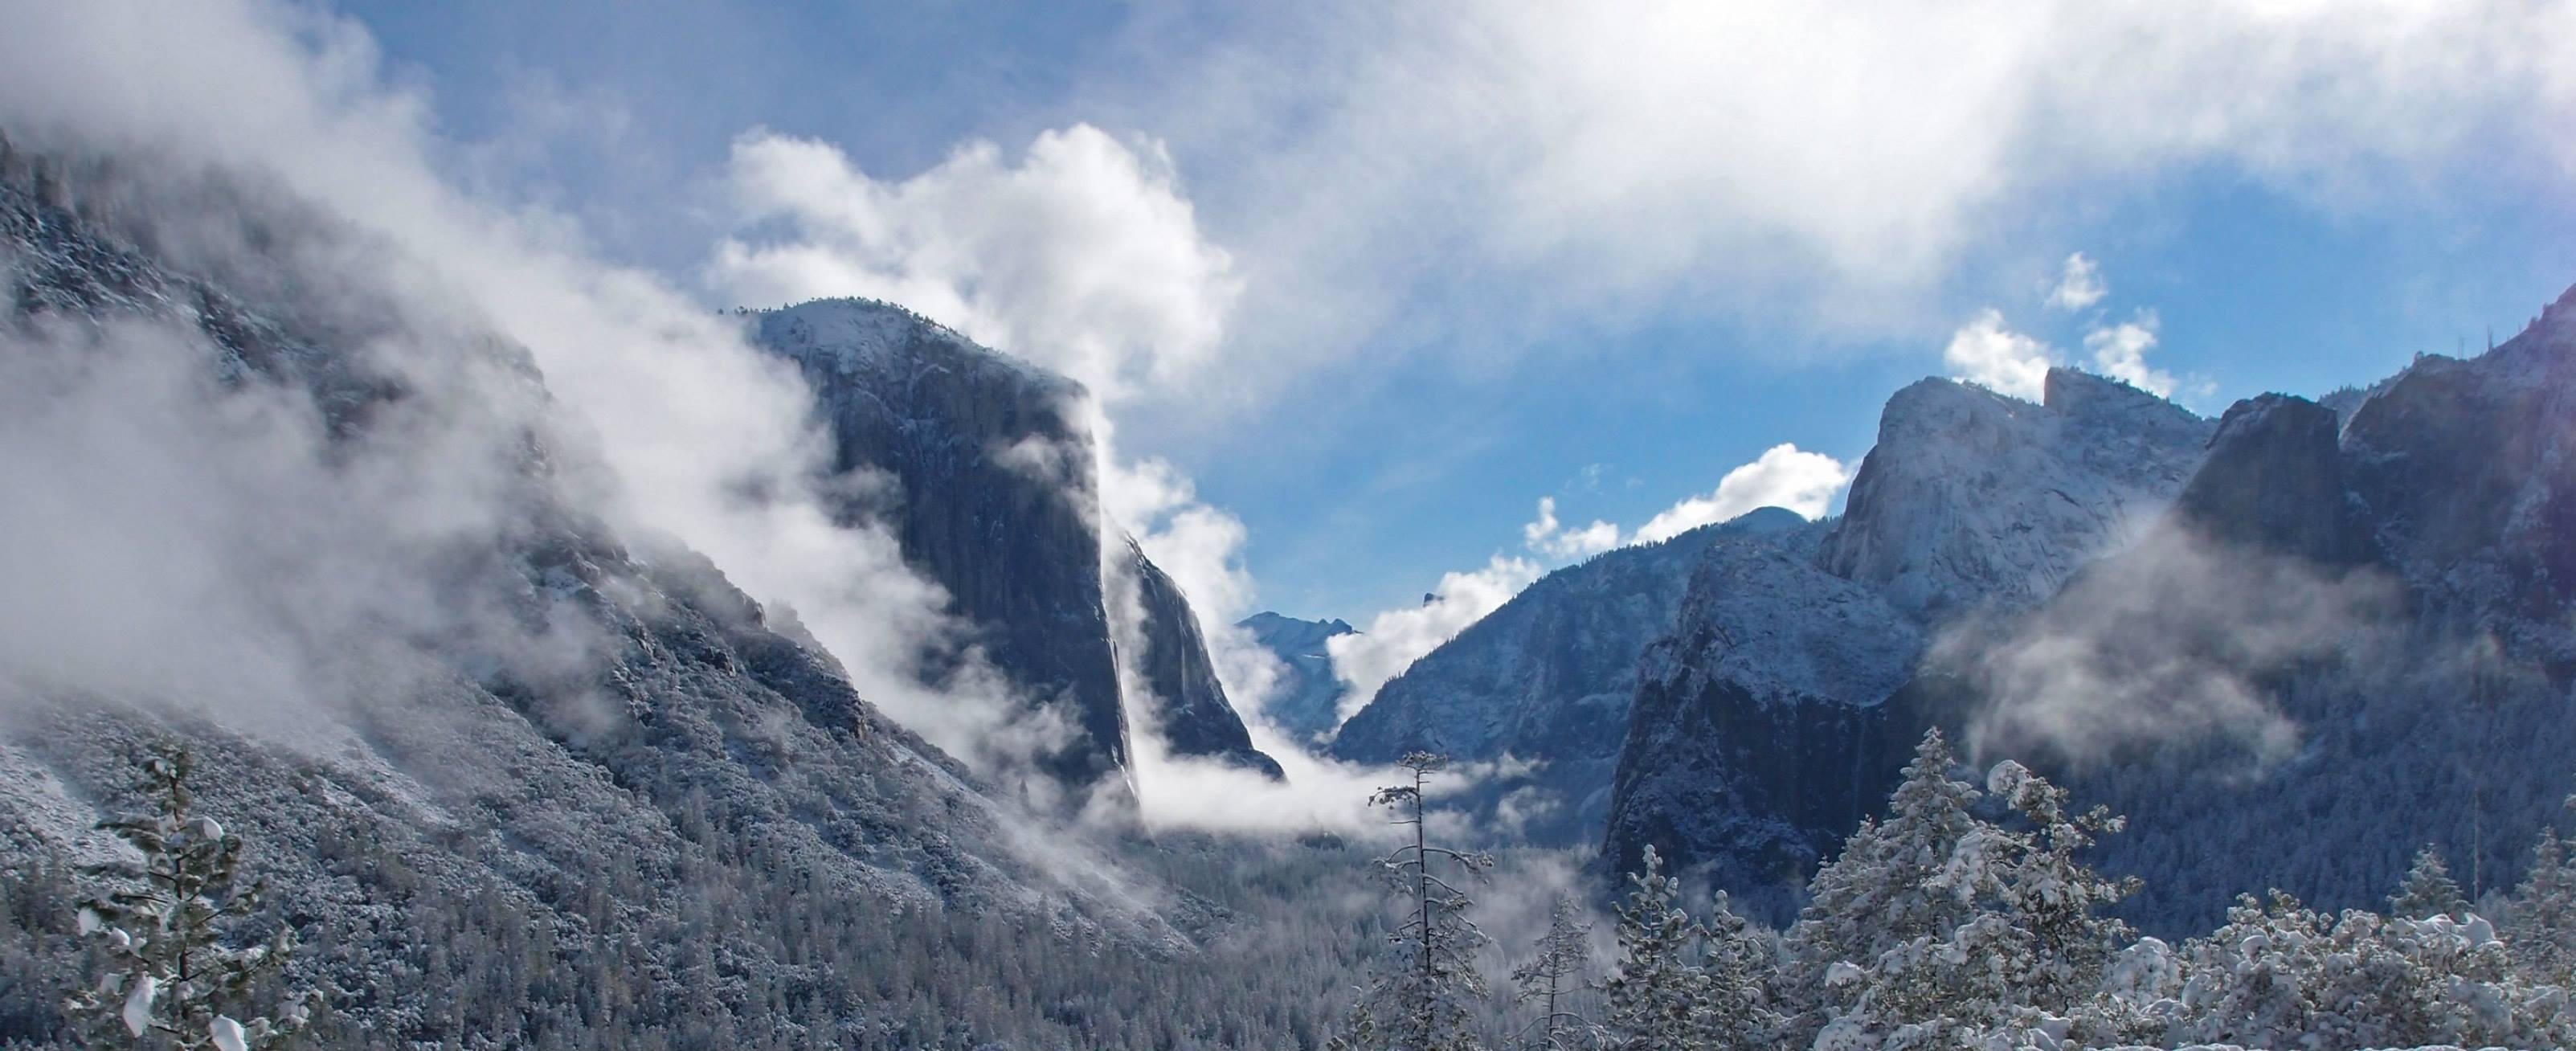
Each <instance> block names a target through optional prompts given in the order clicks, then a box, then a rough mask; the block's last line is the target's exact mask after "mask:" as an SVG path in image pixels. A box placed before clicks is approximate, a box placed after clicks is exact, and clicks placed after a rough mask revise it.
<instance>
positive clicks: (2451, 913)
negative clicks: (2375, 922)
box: [2388, 844, 2469, 920]
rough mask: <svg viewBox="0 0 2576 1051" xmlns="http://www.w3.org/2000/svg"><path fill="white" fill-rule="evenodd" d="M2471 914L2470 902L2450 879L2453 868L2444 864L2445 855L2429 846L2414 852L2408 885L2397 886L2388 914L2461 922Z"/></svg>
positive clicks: (2408, 917) (2407, 878) (2389, 904)
mask: <svg viewBox="0 0 2576 1051" xmlns="http://www.w3.org/2000/svg"><path fill="white" fill-rule="evenodd" d="M2468 911H2469V899H2467V898H2464V897H2462V896H2460V885H2459V883H2458V882H2457V881H2455V880H2453V879H2451V869H2450V867H2449V866H2447V865H2444V864H2442V853H2441V852H2440V851H2438V850H2435V849H2433V848H2432V846H2431V845H2429V844H2427V845H2426V846H2425V847H2424V849H2422V850H2418V851H2416V852H2415V864H2414V866H2413V867H2411V868H2409V869H2407V870H2406V881H2405V882H2404V883H2402V884H2399V885H2398V888H2397V893H2395V894H2391V895H2389V896H2388V914H2389V915H2391V916H2395V917H2397V918H2399V919H2406V920H2420V919H2425V918H2427V917H2431V916H2448V917H2451V918H2452V919H2459V918H2460V917H2462V916H2465V915H2467V914H2468Z"/></svg>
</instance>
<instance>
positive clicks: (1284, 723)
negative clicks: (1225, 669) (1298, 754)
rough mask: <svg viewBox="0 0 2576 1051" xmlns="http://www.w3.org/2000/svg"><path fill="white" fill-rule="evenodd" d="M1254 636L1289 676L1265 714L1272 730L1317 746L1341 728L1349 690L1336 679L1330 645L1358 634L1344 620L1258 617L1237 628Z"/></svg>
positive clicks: (1263, 614) (1264, 612)
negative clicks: (1347, 636) (1276, 659)
mask: <svg viewBox="0 0 2576 1051" xmlns="http://www.w3.org/2000/svg"><path fill="white" fill-rule="evenodd" d="M1235 626H1236V627H1238V628H1242V629H1244V630H1245V631H1249V632H1251V633H1252V638H1253V641H1255V642H1258V643H1260V644H1261V645H1262V647H1263V648H1264V649H1267V650H1269V651H1270V653H1271V655H1272V656H1274V657H1277V658H1279V663H1280V665H1281V667H1283V668H1285V669H1286V670H1287V674H1286V675H1285V676H1284V677H1283V678H1282V679H1281V680H1280V683H1279V687H1278V690H1277V692H1276V695H1275V696H1273V697H1271V698H1270V703H1269V705H1268V706H1267V707H1266V708H1264V709H1263V710H1262V715H1263V716H1264V717H1266V718H1268V719H1269V720H1270V722H1271V724H1272V725H1274V726H1277V727H1278V728H1280V729H1282V730H1285V731H1287V732H1288V733H1289V734H1291V735H1293V736H1294V737H1296V738H1297V739H1298V740H1301V741H1315V740H1318V739H1321V738H1322V737H1323V736H1324V735H1326V734H1329V733H1332V732H1333V728H1334V727H1336V726H1339V725H1341V721H1342V719H1341V703H1342V694H1343V692H1344V689H1345V688H1344V687H1343V685H1342V681H1341V679H1340V677H1339V676H1336V675H1335V674H1334V673H1333V652H1332V650H1331V649H1330V648H1329V647H1328V646H1327V645H1326V643H1327V641H1328V640H1330V639H1332V638H1333V637H1334V636H1336V635H1355V634H1358V629H1355V628H1353V627H1351V626H1350V625H1349V624H1348V623H1345V622H1343V621H1341V620H1298V619H1297V618H1295V617H1285V616H1281V615H1279V614H1277V613H1272V612H1268V611H1263V612H1260V613H1255V614H1253V615H1251V616H1249V617H1246V618H1244V619H1243V620H1242V622H1241V623H1238V624H1236V625H1235Z"/></svg>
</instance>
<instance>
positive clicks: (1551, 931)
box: [1512, 894, 1592, 1051]
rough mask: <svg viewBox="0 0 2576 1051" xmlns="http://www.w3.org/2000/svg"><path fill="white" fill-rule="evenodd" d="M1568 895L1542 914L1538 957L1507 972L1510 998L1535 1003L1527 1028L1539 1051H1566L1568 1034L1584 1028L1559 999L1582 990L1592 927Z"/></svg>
mask: <svg viewBox="0 0 2576 1051" xmlns="http://www.w3.org/2000/svg"><path fill="white" fill-rule="evenodd" d="M1581 916H1582V912H1581V910H1580V908H1578V907H1577V906H1576V905H1575V903H1574V896H1573V895H1571V894H1559V895H1557V896H1556V903H1555V905H1554V906H1553V907H1551V908H1550V909H1549V910H1548V916H1547V933H1546V934H1542V935H1540V936H1539V939H1538V955H1536V956H1534V957H1531V958H1530V961H1529V962H1528V963H1524V964H1522V965H1520V967H1519V968H1517V969H1515V970H1514V971H1512V982H1513V984H1514V986H1515V987H1516V992H1515V995H1514V999H1515V1000H1517V1001H1518V1002H1520V1003H1524V1004H1533V1003H1534V1004H1538V1005H1539V1008H1540V1013H1539V1016H1538V1017H1537V1018H1535V1019H1532V1020H1531V1022H1530V1026H1529V1028H1531V1029H1535V1030H1537V1031H1538V1045H1537V1046H1538V1047H1540V1048H1542V1049H1544V1051H1568V1049H1570V1048H1572V1047H1573V1046H1574V1045H1573V1044H1572V1043H1570V1042H1569V1039H1570V1037H1571V1036H1572V1034H1574V1033H1576V1032H1580V1031H1582V1030H1584V1029H1586V1028H1588V1027H1589V1026H1590V1023H1589V1022H1587V1021H1585V1020H1584V1018H1583V1017H1582V1016H1581V1015H1577V1014H1575V1013H1573V1012H1571V1011H1567V1010H1565V1009H1564V1006H1563V1005H1564V1000H1565V997H1566V996H1567V995H1568V994H1570V993H1572V992H1573V991H1575V990H1576V989H1580V988H1582V987H1583V972H1584V971H1585V969H1586V965H1587V964H1588V963H1589V962H1590V961H1591V958H1592V925H1591V924H1589V923H1585V922H1583V921H1582V918H1581Z"/></svg>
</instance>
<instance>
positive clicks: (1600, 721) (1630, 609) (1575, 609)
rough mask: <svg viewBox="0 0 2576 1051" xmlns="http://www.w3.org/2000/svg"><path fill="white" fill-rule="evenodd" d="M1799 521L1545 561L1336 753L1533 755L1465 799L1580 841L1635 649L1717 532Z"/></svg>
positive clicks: (1348, 732) (1604, 784)
mask: <svg viewBox="0 0 2576 1051" xmlns="http://www.w3.org/2000/svg"><path fill="white" fill-rule="evenodd" d="M1804 525H1805V520H1804V519H1801V518H1799V517H1798V516H1797V515H1796V514H1794V513H1791V512H1788V511H1784V510H1781V509H1779V508H1763V509H1761V510H1757V511H1753V512H1751V513H1748V514H1746V515H1744V516H1742V517H1740V518H1737V519H1735V520H1734V521H1732V522H1727V523H1723V524H1719V525H1711V526H1703V527H1701V528H1699V529H1695V530H1692V531H1690V532H1688V533H1684V534H1682V535H1680V536H1677V537H1674V538H1672V539H1670V540H1667V541H1664V542H1663V543H1660V544H1650V545H1643V546H1638V547H1629V548H1621V549H1618V550H1615V551H1611V552H1607V553H1605V554H1602V555H1599V556H1597V557H1595V558H1593V559H1591V560H1590V561H1587V562H1584V563H1582V564H1580V565H1575V566H1569V567H1567V568H1564V569H1560V570H1558V571H1556V572H1554V573H1551V574H1549V575H1547V576H1546V577H1544V578H1542V579H1540V580H1539V581H1538V582H1537V583H1534V584H1531V585H1530V586H1529V587H1528V588H1527V589H1526V590H1523V591H1522V592H1521V593H1520V594H1519V595H1516V596H1514V597H1513V598H1512V600H1511V601H1509V602H1506V603H1504V604H1503V606H1502V608H1500V609H1497V610H1495V611H1494V612H1493V613H1491V614H1488V615H1487V616H1486V617H1485V618H1484V619H1483V620H1480V621H1477V622H1476V623H1475V624H1473V625H1471V626H1469V627H1468V628H1467V630H1465V631H1462V632H1460V633H1458V637H1457V638H1454V639H1451V640H1450V641H1448V642H1447V643H1445V644H1443V645H1441V646H1440V648H1438V649H1435V650H1433V651H1431V653H1429V654H1428V655H1425V656H1424V657H1423V658H1422V659H1421V660H1419V661H1416V662H1415V663H1414V665H1413V666H1412V667H1411V668H1408V669H1406V670H1405V672H1404V674H1402V675H1398V676H1396V677H1395V678H1394V679H1392V680H1390V681H1388V682H1387V684H1386V685H1385V686H1384V687H1383V688H1381V689H1379V690H1378V694H1377V697H1376V698H1375V699H1374V700H1372V701H1371V702H1370V703H1369V705H1368V707H1366V708H1363V709H1361V710H1360V711H1359V713H1358V714H1356V715H1353V716H1352V717H1351V720H1350V721H1349V722H1348V723H1346V724H1344V725H1343V726H1342V729H1341V732H1340V733H1339V734H1338V735H1336V736H1335V737H1334V739H1333V744H1332V754H1333V755H1334V756H1335V757H1337V758H1340V759H1343V760H1347V761H1352V762H1387V761H1391V760H1393V759H1395V758H1396V757H1398V756H1400V755H1403V754H1404V753H1405V752H1408V751H1412V750H1415V749H1427V750H1431V751H1436V752H1443V753H1446V754H1448V755H1450V756H1452V757H1454V758H1457V759H1460V760H1464V761H1471V762H1494V761H1500V760H1503V759H1505V758H1506V757H1508V758H1509V759H1511V760H1515V761H1517V763H1524V764H1525V763H1535V764H1538V765H1537V766H1536V767H1535V768H1534V769H1530V770H1527V771H1525V772H1523V771H1519V770H1516V769H1515V768H1514V765H1513V764H1506V765H1505V766H1504V768H1503V771H1502V772H1501V773H1500V774H1498V775H1497V776H1496V777H1494V778H1492V779H1491V780H1490V781H1489V782H1488V784H1487V785H1486V786H1485V787H1484V788H1482V789H1481V790H1480V793H1479V794H1478V795H1477V796H1476V797H1475V798H1474V799H1473V800H1472V801H1471V802H1472V805H1475V806H1478V807H1485V808H1508V809H1504V810H1502V811H1501V817H1502V818H1503V820H1504V823H1505V824H1506V825H1508V826H1512V827H1516V828H1518V829H1519V830H1520V832H1521V834H1523V835H1525V836H1526V837H1528V838H1529V839H1531V840H1533V841H1535V842H1539V843H1549V844H1565V843H1574V842H1584V841H1589V840H1591V839H1592V838H1593V837H1595V836H1598V835H1599V834H1600V830H1601V828H1602V822H1603V820H1604V818H1605V816H1606V815H1607V814H1608V812H1609V807H1610V787H1611V774H1612V772H1613V768H1614V767H1615V765H1616V763H1617V760H1618V755H1619V748H1620V744H1621V742H1622V741H1623V740H1624V739H1625V738H1626V735H1627V727H1628V708H1629V704H1630V702H1631V701H1632V700H1633V699H1634V697H1635V693H1636V682H1637V657H1638V655H1639V654H1640V653H1642V652H1643V651H1644V650H1645V648H1646V646H1647V644H1648V643H1650V642H1652V641H1653V640H1654V639H1655V638H1657V637H1658V636H1660V635H1661V634H1663V633H1664V632H1665V631H1667V630H1669V629H1670V627H1671V625H1672V622H1673V614H1674V612H1675V611H1676V610H1678V609H1679V608H1680V606H1681V601H1682V593H1683V591H1684V590H1685V588H1686V587H1687V586H1688V584H1689V580H1690V572H1691V566H1692V565H1693V564H1695V563H1696V562H1697V561H1698V560H1699V558H1700V556H1701V555H1702V554H1703V553H1704V552H1706V551H1707V550H1709V548H1710V546H1711V545H1712V544H1715V543H1717V542H1718V541H1719V539H1720V538H1722V537H1728V536H1738V537H1746V538H1753V539H1752V542H1755V543H1761V542H1765V541H1764V538H1771V537H1776V536H1779V535H1782V534H1785V533H1787V532H1789V531H1792V530H1795V529H1797V528H1800V527H1802V526H1804Z"/></svg>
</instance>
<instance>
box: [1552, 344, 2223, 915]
mask: <svg viewBox="0 0 2576 1051" xmlns="http://www.w3.org/2000/svg"><path fill="white" fill-rule="evenodd" d="M2210 429H2211V428H2210V424H2209V423H2208V422H2207V421H2204V420H2201V419H2199V418H2197V417H2195V416H2192V415H2191V414H2190V413H2188V412H2185V411H2183V410H2182V409H2180V408H2178V407H2175V406H2174V405H2172V404H2171V403H2168V402H2166V401H2164V400H2162V399H2159V398H2156V397H2154V396H2153V395H2150V394H2146V393H2144V392H2141V391H2138V390H2135V389H2132V388H2130V387H2127V386H2125V385H2123V384H2120V383H2117V382H2115V381H2112V380H2106V379H2102V378H2100V377H2096V376H2090V375H2086V374H2084V373H2080V372H2075V371H2072V370H2068V369H2055V370H2052V371H2051V372H2050V374H2049V377H2048V385H2047V396H2046V401H2045V402H2043V403H2042V404H2037V405H2034V404H2031V403H2029V402H2023V401H2019V400H2016V399H2013V398H2008V397H2004V396H2002V395H1998V394H1995V393H1993V392H1991V391H1987V390H1984V389H1982V388H1978V387H1973V386H1969V385H1966V384H1961V383H1957V382H1954V381H1950V380H1941V379H1927V380H1924V381H1922V382H1919V383H1916V384H1914V385H1912V386H1909V387H1907V388H1905V389H1904V390H1902V391H1899V392H1897V394H1896V395H1895V396H1894V397H1893V398H1890V399H1889V401H1888V404H1887V408H1886V410H1885V411H1884V413H1883V414H1882V415H1881V417H1880V425H1879V443H1878V445H1877V446H1876V447H1875V448H1873V449H1871V450H1870V453H1869V455H1868V457H1867V458H1866V459H1864V460H1863V461H1862V465H1861V468H1860V471H1859V473H1858V474H1857V476H1856V477H1855V478H1854V481H1853V483H1852V493H1851V497H1850V500H1849V503H1848V507H1847V510H1846V513H1845V514H1844V516H1843V517H1842V518H1841V519H1839V520H1837V521H1834V522H1831V523H1820V524H1817V525H1814V526H1810V527H1808V528H1806V529H1804V530H1801V531H1798V532H1796V533H1792V534H1788V535H1786V536H1784V537H1782V538H1780V539H1779V540H1778V541H1777V542H1774V543H1768V544H1763V543H1754V542H1749V541H1745V540H1736V541H1730V542H1724V543H1720V544H1718V545H1716V546H1715V547H1714V548H1712V549H1711V550H1710V551H1709V553H1708V555H1707V556H1706V558H1705V559H1704V560H1703V561H1702V562H1701V563H1700V564H1699V565H1698V566H1697V567H1696V569H1695V570H1694V572H1693V573H1692V576H1691V578H1690V584H1689V591H1688V594H1687V595H1686V597H1685V598H1684V599H1683V601H1682V604H1681V607H1680V611H1679V615H1678V616H1677V618H1676V619H1675V621H1674V623H1673V625H1672V627H1671V628H1670V630H1669V633H1668V634H1667V635H1666V636H1665V637H1664V638H1663V639H1662V640H1661V641H1658V642H1656V643H1655V644H1654V645H1653V646H1652V647H1651V648H1649V649H1648V650H1647V651H1646V657H1645V660H1644V662H1643V665H1642V670H1641V671H1640V672H1639V674H1638V676H1637V687H1636V694H1635V701H1634V705H1633V707H1634V712H1633V714H1632V716H1631V717H1630V720H1629V722H1628V726H1627V732H1626V734H1625V737H1624V740H1623V743H1622V745H1621V749H1620V752H1619V758H1618V760H1617V775H1616V778H1615V782H1614V788H1613V792H1612V795H1611V798H1610V801H1609V816H1608V830H1607V834H1606V835H1605V837H1604V840H1603V851H1604V856H1605V858H1606V859H1608V860H1609V861H1610V862H1611V863H1612V864H1613V865H1631V864H1633V863H1634V862H1635V859H1636V858H1637V857H1638V856H1639V855H1640V854H1641V853H1642V852H1643V850H1644V848H1645V847H1646V846H1649V845H1652V846H1654V847H1655V848H1656V849H1657V851H1658V852H1659V853H1661V854H1662V855H1663V856H1664V857H1666V858H1668V859H1671V860H1673V861H1674V862H1675V863H1676V864H1678V865H1681V866H1684V867H1688V868H1695V869H1698V870H1701V871H1704V872H1706V873H1708V874H1709V875H1710V876H1712V877H1713V878H1715V879H1717V880H1718V881H1720V884H1721V885H1723V886H1727V887H1729V888H1730V889H1733V890H1735V891H1737V892H1738V893H1739V894H1742V895H1744V896H1746V898H1747V901H1748V904H1749V905H1750V906H1752V907H1756V908H1761V909H1764V910H1766V911H1770V912H1773V913H1785V912H1786V911H1787V906H1788V902H1789V901H1790V899H1791V897H1792V896H1793V893H1794V888H1795V887H1797V886H1798V885H1799V884H1801V883H1802V882H1803V881H1804V880H1805V878H1806V875H1807V874H1808V873H1810V872H1812V871H1813V870H1814V868H1815V866H1816V864H1817V863H1818V862H1819V861H1821V860H1823V859H1824V858H1827V857H1830V856H1831V855H1832V853H1833V852H1834V851H1835V850H1836V849H1838V848H1839V846H1840V844H1841V842H1842V838H1843V837H1844V836H1845V835H1848V834H1849V833H1850V831H1851V830H1852V828H1853V827H1855V826H1856V825H1857V824H1858V823H1859V821H1860V819H1861V818H1862V817H1864V816H1867V815H1868V814H1871V813H1873V812H1875V811H1876V810H1877V808H1878V807H1879V806H1880V805H1882V804H1883V802H1884V801H1885V799H1886V795H1887V791H1888V789H1889V788H1890V787H1892V786H1893V784H1894V783H1895V778H1896V772H1897V770H1898V769H1899V768H1900V767H1902V766H1903V765H1904V763H1905V761H1906V759H1907V757H1908V756H1909V755H1910V754H1911V753H1912V749H1913V744H1914V740H1915V738H1916V737H1918V736H1919V735H1920V734H1921V732H1922V730H1923V729H1924V728H1925V727H1926V726H1928V725H1932V724H1933V723H1934V722H1935V721H1936V719H1935V716H1936V713H1937V712H1938V711H1939V710H1942V709H1941V706H1940V705H1939V704H1937V703H1935V702H1934V701H1933V700H1932V699H1931V698H1932V696H1933V695H1934V694H1935V693H1936V692H1937V691H1932V690H1929V689H1927V688H1926V687H1923V686H1916V685H1912V684H1913V683H1914V679H1915V675H1916V672H1917V669H1918V665H1919V663H1920V662H1921V660H1922V658H1923V656H1924V654H1925V653H1926V651H1927V650H1928V649H1929V648H1930V646H1931V644H1932V642H1933V641H1934V639H1935V638H1936V637H1937V636H1938V635H1939V634H1940V633H1941V632H1942V631H1943V630H1944V628H1945V626H1947V625H1950V624H1952V623H1954V622H1958V621H1960V620H1962V619H1963V618H1987V617H1996V616H2009V615H2012V613H2013V611H2018V610H2023V609H2028V608H2030V607H2032V606H2034V605H2037V604H2039V603H2041V602H2044V601H2045V600H2047V599H2048V597H2049V596H2051V595H2053V594H2055V593H2056V591H2057V590H2058V588H2059V587H2060V586H2061V585H2062V584H2063V583H2064V582H2065V581H2066V580H2067V579H2069V578H2070V577H2072V576H2073V575H2075V574H2076V573H2077V572H2078V571H2079V570H2080V568H2081V567H2082V566H2084V565H2085V564H2086V563H2087V562H2089V561H2090V560H2092V559H2094V558H2098V557H2100V556H2101V555H2103V554H2106V553H2108V552H2110V551H2113V550H2117V549H2118V548H2119V547H2120V546H2121V545H2123V544H2124V543H2126V542H2127V541H2128V540H2129V539H2131V538H2132V537H2134V536H2136V535H2137V534H2138V533H2140V532H2141V531H2143V529H2144V528H2145V527H2146V525H2147V524H2148V523H2149V522H2151V521H2153V520H2154V519H2155V517H2156V516H2157V515H2158V514H2160V513H2161V512H2162V511H2163V509H2164V507H2165V506H2166V505H2168V504H2169V503H2170V502H2171V501H2172V500H2173V499H2174V497H2175V495H2176V494H2177V493H2178V492H2179V491H2180V490H2181V489H2182V488H2183V483H2184V482H2185V480H2186V479H2187V478H2189V476H2190V475H2191V472H2192V470H2193V468H2194V466H2195V465H2196V464H2197V463H2198V461H2199V459H2200V457H2201V455H2202V451H2203V450H2202V447H2203V445H2204V443H2205V441H2206V440H2207V438H2208V436H2209V433H2210Z"/></svg>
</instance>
